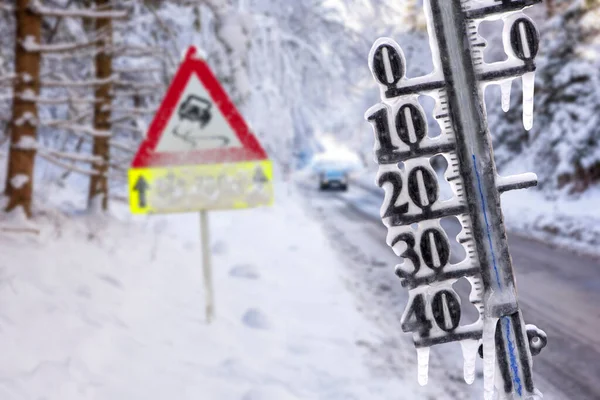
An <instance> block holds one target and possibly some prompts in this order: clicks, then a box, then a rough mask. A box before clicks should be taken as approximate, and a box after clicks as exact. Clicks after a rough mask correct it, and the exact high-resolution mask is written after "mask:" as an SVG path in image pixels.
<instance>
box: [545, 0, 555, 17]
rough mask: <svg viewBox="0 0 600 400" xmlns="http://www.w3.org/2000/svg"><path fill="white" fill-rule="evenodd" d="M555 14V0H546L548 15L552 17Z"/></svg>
mask: <svg viewBox="0 0 600 400" xmlns="http://www.w3.org/2000/svg"><path fill="white" fill-rule="evenodd" d="M554 14H555V11H554V0H546V17H547V18H551V17H553V16H554Z"/></svg>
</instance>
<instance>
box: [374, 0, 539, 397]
mask: <svg viewBox="0 0 600 400" xmlns="http://www.w3.org/2000/svg"><path fill="white" fill-rule="evenodd" d="M539 2H541V0H512V1H511V0H502V1H499V0H426V1H425V2H424V8H425V13H426V16H427V25H428V31H429V38H430V40H429V42H430V45H431V50H432V54H433V65H434V71H433V72H432V73H431V74H429V75H426V76H423V77H418V78H407V77H406V74H405V72H406V69H405V65H406V62H405V58H404V54H403V52H402V49H401V48H400V46H399V45H398V44H397V43H396V42H394V41H393V40H392V39H388V38H381V39H379V40H377V41H376V42H375V44H374V45H373V48H372V49H371V53H370V55H369V67H370V69H371V72H372V73H373V77H374V78H375V80H376V81H377V83H378V84H379V86H380V91H381V98H382V102H381V103H379V104H377V105H375V106H373V107H371V108H370V109H369V110H368V111H367V113H366V119H367V120H368V121H369V122H370V123H371V124H372V126H373V130H374V132H375V149H374V150H375V156H376V161H377V163H378V164H379V171H378V174H377V177H376V184H377V185H378V186H379V187H381V188H383V190H384V191H385V198H384V201H383V205H382V207H381V218H382V221H383V223H384V224H385V225H386V226H387V228H388V236H387V243H388V245H389V246H391V247H392V249H393V250H394V252H395V253H396V254H397V255H398V256H399V257H401V259H402V263H400V264H399V265H397V266H396V275H398V277H399V278H400V279H401V281H402V285H403V286H405V287H407V288H408V290H409V300H408V304H407V306H406V309H405V311H404V314H403V316H402V321H401V324H402V329H403V330H404V331H405V332H412V333H413V338H414V342H415V346H416V348H417V355H418V357H417V358H418V363H419V367H418V371H417V375H418V380H419V383H421V384H423V385H424V384H426V383H427V368H428V365H429V348H430V347H431V346H434V345H437V344H442V343H447V342H460V344H461V347H462V350H463V355H464V376H465V381H466V382H467V383H469V384H470V383H473V381H474V379H475V364H476V360H477V358H478V355H479V357H482V358H483V371H484V399H486V400H487V399H536V398H538V397H540V396H541V394H540V393H539V391H538V390H537V389H536V388H535V386H534V383H533V376H532V364H533V363H532V356H533V355H537V354H539V352H540V351H541V350H542V348H543V347H545V345H546V342H547V338H546V334H545V333H544V332H543V331H542V330H540V329H538V328H537V327H535V326H533V325H525V323H524V320H523V316H522V313H521V310H520V308H519V304H518V301H517V291H516V285H515V278H514V273H513V267H512V261H511V257H510V254H509V249H508V244H507V240H506V231H505V228H504V222H503V218H502V211H501V209H500V194H501V193H502V192H504V191H507V190H513V189H521V188H526V187H530V186H534V185H536V184H537V177H536V176H535V174H533V173H526V174H522V175H515V176H508V177H501V176H498V175H497V173H496V167H495V164H494V159H493V151H492V144H491V139H490V134H489V130H488V127H487V122H486V116H485V104H484V103H483V92H484V90H485V87H486V86H487V85H490V84H497V85H500V87H501V91H502V107H503V109H504V110H507V109H508V106H509V104H510V90H511V86H512V80H513V79H517V78H519V77H521V78H522V79H523V91H524V92H523V102H524V104H523V125H524V127H525V129H530V128H531V125H532V123H533V81H534V71H535V62H534V59H535V55H536V53H537V50H538V32H537V30H536V28H535V25H534V23H533V22H532V21H531V19H529V17H527V16H526V15H524V14H523V13H522V11H523V9H525V8H527V7H529V6H532V5H534V4H536V3H539ZM486 19H502V20H503V21H504V35H503V40H504V50H505V52H506V55H507V57H508V58H507V59H506V60H505V61H502V62H497V63H492V64H487V63H485V62H484V61H483V50H484V47H485V46H486V42H485V40H484V39H483V38H482V37H480V36H479V33H478V27H479V24H480V23H481V21H483V20H486ZM465 43H468V44H469V45H468V49H467V50H468V51H465V45H464V44H465ZM422 95H425V96H430V97H432V98H434V99H435V101H436V106H435V109H434V111H433V115H432V117H433V118H435V120H436V121H437V122H438V124H439V125H440V128H441V134H440V135H437V136H435V137H434V136H433V135H429V133H428V124H427V115H426V113H425V111H424V110H423V108H422V107H421V105H420V103H419V101H418V99H419V96H422ZM440 155H441V156H442V157H444V158H445V159H446V161H447V165H448V167H447V169H446V171H445V174H444V177H445V180H446V181H447V182H448V184H449V185H450V187H451V188H452V191H453V196H452V197H451V198H450V199H448V200H442V199H441V198H440V182H439V181H438V177H437V174H436V171H435V170H434V168H433V163H432V158H433V157H436V156H440ZM448 219H451V220H452V219H454V220H455V221H458V222H457V223H458V224H460V232H459V233H458V235H456V237H452V236H451V235H449V234H448V231H447V230H446V229H445V223H443V220H448ZM459 253H465V254H466V256H465V257H464V258H463V259H460V257H457V255H458V254H459ZM460 278H466V279H467V280H468V281H469V282H470V284H471V293H470V296H469V300H470V302H471V303H472V304H473V306H474V307H475V309H476V310H477V313H478V318H477V319H476V321H475V322H472V323H466V322H465V319H466V318H465V309H466V308H465V305H463V304H461V299H460V296H459V295H458V293H457V292H456V290H455V288H454V286H453V285H454V283H455V282H457V281H458V280H459V279H460Z"/></svg>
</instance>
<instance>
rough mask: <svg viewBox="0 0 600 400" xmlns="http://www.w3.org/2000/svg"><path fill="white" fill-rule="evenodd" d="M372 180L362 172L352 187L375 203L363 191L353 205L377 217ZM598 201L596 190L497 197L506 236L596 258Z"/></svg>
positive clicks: (599, 241) (599, 192) (599, 228)
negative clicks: (554, 195) (514, 235)
mask: <svg viewBox="0 0 600 400" xmlns="http://www.w3.org/2000/svg"><path fill="white" fill-rule="evenodd" d="M518 172H520V171H514V173H518ZM374 177H375V174H374V173H373V172H372V171H368V170H367V171H363V172H362V173H360V174H358V175H356V176H355V178H354V183H355V184H356V185H359V186H360V187H361V188H362V189H365V190H366V191H367V193H369V194H370V195H371V196H373V198H375V199H378V200H379V201H371V200H369V198H368V196H365V192H364V191H363V192H362V193H359V194H358V195H357V200H356V201H355V202H354V203H355V204H356V205H357V207H360V208H361V209H362V210H364V212H365V213H367V214H369V215H373V216H375V217H377V216H378V215H379V208H380V207H381V201H382V199H383V191H382V190H381V189H379V188H378V187H377V186H376V185H375V182H374V181H375V178H374ZM438 178H439V177H438ZM440 182H441V181H440ZM441 191H442V196H444V197H447V196H448V191H447V188H446V185H442V186H441ZM599 199H600V189H598V190H596V189H590V190H588V191H587V192H585V193H583V194H581V195H579V196H577V197H572V196H571V197H568V196H559V197H558V198H556V199H548V198H547V197H546V195H545V194H544V193H543V192H541V191H539V190H537V189H535V188H530V189H522V190H513V191H510V192H505V193H503V194H502V197H501V201H502V212H503V214H504V220H505V223H506V226H507V229H508V230H509V231H510V232H515V233H518V234H520V235H523V236H527V237H531V238H534V239H537V240H540V241H543V242H547V243H552V244H554V245H557V246H560V247H564V248H567V249H570V250H572V251H575V252H580V253H585V254H589V255H597V256H600V250H598V249H599V248H600V209H599V208H598V200H599Z"/></svg>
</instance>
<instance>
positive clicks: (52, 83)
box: [40, 76, 117, 87]
mask: <svg viewBox="0 0 600 400" xmlns="http://www.w3.org/2000/svg"><path fill="white" fill-rule="evenodd" d="M116 79H117V77H116V76H110V77H108V78H106V79H90V80H87V81H68V80H45V79H43V80H41V82H40V84H41V85H42V86H45V87H88V86H102V85H106V84H110V83H112V82H114V81H116Z"/></svg>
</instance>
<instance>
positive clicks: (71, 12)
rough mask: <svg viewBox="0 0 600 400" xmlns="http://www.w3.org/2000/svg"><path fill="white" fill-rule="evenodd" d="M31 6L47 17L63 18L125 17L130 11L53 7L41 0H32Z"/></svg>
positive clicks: (34, 10) (33, 9)
mask: <svg viewBox="0 0 600 400" xmlns="http://www.w3.org/2000/svg"><path fill="white" fill-rule="evenodd" d="M29 8H30V9H31V10H32V11H33V12H35V13H37V14H41V15H43V16H45V17H62V18H86V19H107V18H109V19H125V18H127V17H128V15H129V12H128V11H118V10H108V11H97V10H87V9H77V8H67V9H59V8H51V7H46V6H44V5H42V4H41V2H40V1H39V0H32V1H31V3H30V4H29Z"/></svg>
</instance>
